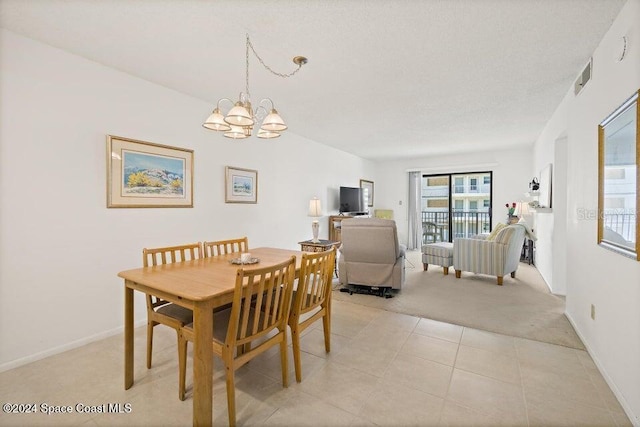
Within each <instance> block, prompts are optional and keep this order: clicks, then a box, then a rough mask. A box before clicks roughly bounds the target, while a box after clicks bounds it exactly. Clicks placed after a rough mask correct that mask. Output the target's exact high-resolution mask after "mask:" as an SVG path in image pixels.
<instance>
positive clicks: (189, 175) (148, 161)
mask: <svg viewBox="0 0 640 427" xmlns="http://www.w3.org/2000/svg"><path fill="white" fill-rule="evenodd" d="M107 207H108V208H192V207H193V150H188V149H185V148H177V147H170V146H168V145H160V144H153V143H151V142H145V141H137V140H135V139H129V138H122V137H119V136H112V135H107Z"/></svg>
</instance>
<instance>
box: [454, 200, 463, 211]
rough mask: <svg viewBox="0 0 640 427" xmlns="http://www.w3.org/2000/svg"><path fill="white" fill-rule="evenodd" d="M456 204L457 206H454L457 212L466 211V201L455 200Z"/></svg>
mask: <svg viewBox="0 0 640 427" xmlns="http://www.w3.org/2000/svg"><path fill="white" fill-rule="evenodd" d="M454 203H455V206H454V208H455V210H457V211H462V210H464V200H455V201H454Z"/></svg>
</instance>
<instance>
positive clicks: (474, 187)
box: [469, 178, 478, 205]
mask: <svg viewBox="0 0 640 427" xmlns="http://www.w3.org/2000/svg"><path fill="white" fill-rule="evenodd" d="M469 191H470V192H474V193H475V192H477V191H478V178H471V179H470V180H469ZM476 205H477V202H476Z"/></svg>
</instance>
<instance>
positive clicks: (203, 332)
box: [193, 301, 213, 426]
mask: <svg viewBox="0 0 640 427" xmlns="http://www.w3.org/2000/svg"><path fill="white" fill-rule="evenodd" d="M212 313H213V305H212V304H211V302H209V301H201V302H198V303H196V305H195V307H194V309H193V327H194V334H195V336H194V342H193V425H194V426H210V425H212V424H213V348H212V344H211V339H212V337H213V314H212Z"/></svg>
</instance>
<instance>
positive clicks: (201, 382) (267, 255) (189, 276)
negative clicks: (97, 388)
mask: <svg viewBox="0 0 640 427" xmlns="http://www.w3.org/2000/svg"><path fill="white" fill-rule="evenodd" d="M250 253H251V257H252V258H257V259H258V260H259V262H258V263H257V264H251V265H237V264H233V263H232V262H231V260H232V259H235V258H238V257H239V254H238V253H235V254H226V255H220V256H215V257H209V258H201V259H196V260H192V261H185V262H177V263H172V264H163V265H156V266H149V267H143V268H136V269H133V270H126V271H122V272H120V273H118V276H119V277H121V278H123V279H124V388H125V390H128V389H129V388H131V386H132V385H133V376H134V375H133V374H134V372H133V355H134V348H133V335H134V332H133V319H134V303H133V291H134V290H135V291H140V292H143V293H145V294H151V295H154V296H156V297H159V298H161V299H163V300H166V301H171V302H172V303H174V304H178V305H180V306H182V307H186V308H189V309H191V310H193V326H194V332H195V340H194V349H193V425H194V426H210V425H212V423H213V391H212V390H213V388H212V387H213V350H212V345H211V337H212V336H213V335H212V334H213V315H212V311H213V309H214V308H215V307H218V306H221V305H224V304H227V303H230V302H231V301H232V298H233V291H234V288H235V282H236V272H237V270H238V268H240V267H243V268H252V267H268V266H270V265H274V264H277V263H280V262H283V261H286V260H287V259H289V258H290V257H291V256H295V257H296V276H297V275H298V273H299V271H300V263H301V256H302V252H300V251H294V250H288V249H277V248H256V249H251V250H250ZM176 355H177V351H176ZM176 394H177V393H176ZM176 398H177V397H176Z"/></svg>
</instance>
